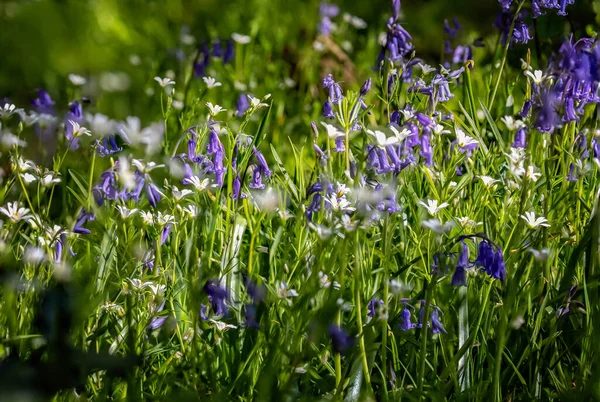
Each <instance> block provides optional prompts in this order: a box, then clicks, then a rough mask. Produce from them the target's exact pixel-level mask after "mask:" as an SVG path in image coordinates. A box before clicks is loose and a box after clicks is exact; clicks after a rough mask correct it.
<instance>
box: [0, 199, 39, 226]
mask: <svg viewBox="0 0 600 402" xmlns="http://www.w3.org/2000/svg"><path fill="white" fill-rule="evenodd" d="M0 212H2V213H3V214H4V215H6V216H7V217H8V218H9V219H10V220H11V221H12V222H19V221H21V220H23V221H26V222H27V221H29V220H30V219H31V218H33V216H32V215H31V214H30V213H29V212H30V211H29V208H24V207H21V206H20V205H19V202H18V201H15V202H9V203H8V204H6V206H4V207H0Z"/></svg>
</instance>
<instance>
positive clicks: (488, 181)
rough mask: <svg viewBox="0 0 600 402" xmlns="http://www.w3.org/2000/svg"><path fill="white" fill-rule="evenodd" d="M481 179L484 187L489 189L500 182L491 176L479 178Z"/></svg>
mask: <svg viewBox="0 0 600 402" xmlns="http://www.w3.org/2000/svg"><path fill="white" fill-rule="evenodd" d="M477 177H479V178H480V179H481V181H482V182H483V185H484V186H486V187H487V188H490V187H492V186H493V185H494V183H498V182H499V181H500V180H497V179H494V178H492V177H490V176H477Z"/></svg>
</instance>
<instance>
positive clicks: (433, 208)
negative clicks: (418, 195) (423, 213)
mask: <svg viewBox="0 0 600 402" xmlns="http://www.w3.org/2000/svg"><path fill="white" fill-rule="evenodd" d="M419 204H420V205H422V206H423V207H425V209H426V210H427V212H429V215H432V216H435V215H437V214H438V213H439V212H440V211H441V210H442V209H444V208H446V207H447V206H448V205H449V204H448V203H447V202H442V203H441V204H439V205H438V201H437V200H427V203H425V202H423V201H419Z"/></svg>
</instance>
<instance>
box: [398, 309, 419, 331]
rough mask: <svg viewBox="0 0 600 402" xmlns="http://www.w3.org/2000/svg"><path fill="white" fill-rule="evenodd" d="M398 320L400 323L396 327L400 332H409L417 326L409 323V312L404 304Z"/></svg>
mask: <svg viewBox="0 0 600 402" xmlns="http://www.w3.org/2000/svg"><path fill="white" fill-rule="evenodd" d="M400 319H401V320H402V322H401V323H400V324H398V326H399V327H400V329H401V330H402V331H410V330H411V329H413V328H415V327H416V326H417V325H416V324H413V323H412V322H411V321H410V310H409V309H408V307H407V303H406V302H404V308H403V309H402V311H401V312H400Z"/></svg>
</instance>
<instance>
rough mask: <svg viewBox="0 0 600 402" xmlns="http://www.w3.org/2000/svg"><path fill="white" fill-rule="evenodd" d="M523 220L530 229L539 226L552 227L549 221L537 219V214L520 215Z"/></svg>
mask: <svg viewBox="0 0 600 402" xmlns="http://www.w3.org/2000/svg"><path fill="white" fill-rule="evenodd" d="M520 216H521V218H522V219H523V220H524V221H525V222H526V223H527V226H529V228H530V229H535V228H537V227H538V226H545V227H550V225H549V224H548V220H547V219H546V218H544V217H543V216H538V217H536V215H535V212H525V215H520Z"/></svg>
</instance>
